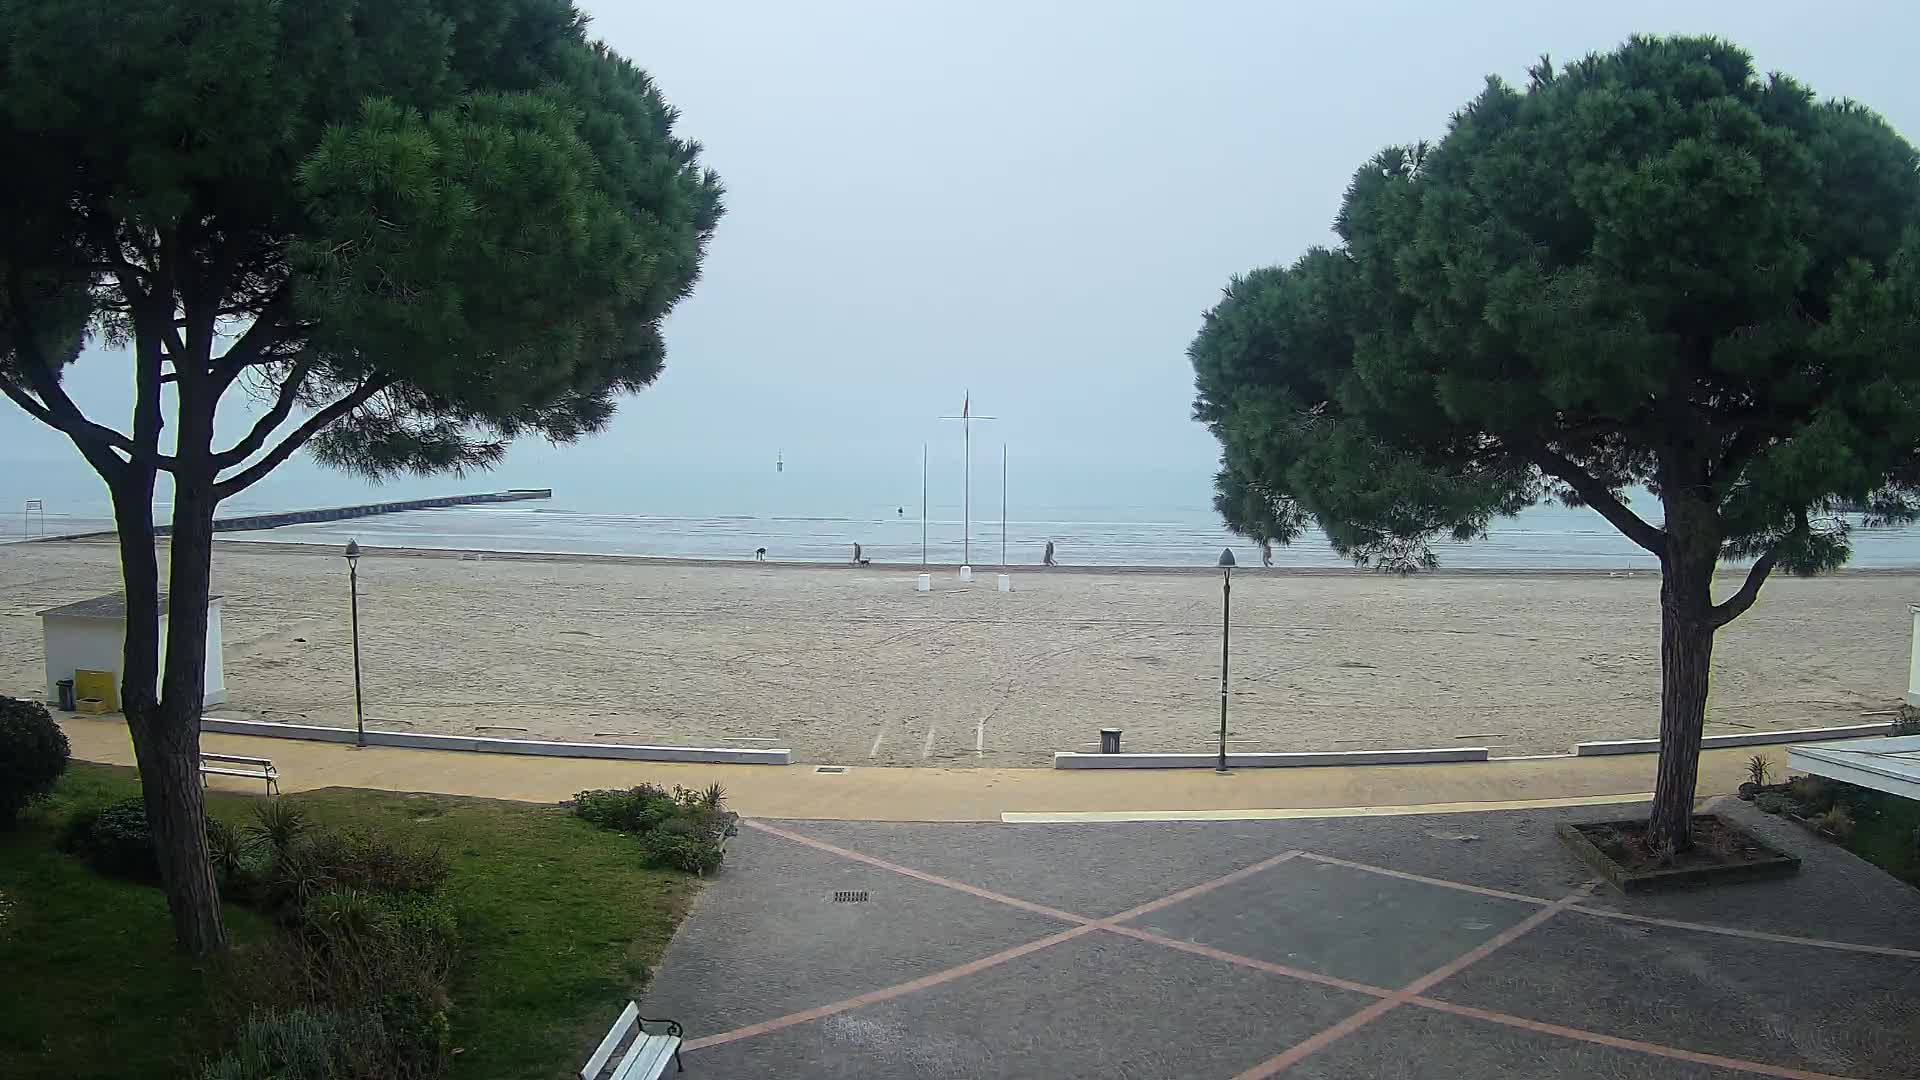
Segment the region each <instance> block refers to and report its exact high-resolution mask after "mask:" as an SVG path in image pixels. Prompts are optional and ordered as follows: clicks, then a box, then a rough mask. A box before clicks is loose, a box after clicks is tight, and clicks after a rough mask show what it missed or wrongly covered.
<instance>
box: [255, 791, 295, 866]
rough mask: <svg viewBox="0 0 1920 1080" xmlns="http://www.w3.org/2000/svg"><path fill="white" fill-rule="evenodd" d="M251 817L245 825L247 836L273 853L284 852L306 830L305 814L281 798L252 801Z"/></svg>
mask: <svg viewBox="0 0 1920 1080" xmlns="http://www.w3.org/2000/svg"><path fill="white" fill-rule="evenodd" d="M253 818H254V821H253V824H252V825H249V826H247V835H248V838H249V839H250V840H251V842H252V843H253V844H254V845H256V846H258V847H263V848H265V849H267V850H268V851H269V852H271V853H272V854H274V855H280V854H283V853H285V852H286V850H287V849H288V848H290V847H292V846H293V842H294V841H295V840H298V839H299V838H300V837H301V835H302V834H303V833H305V832H306V831H307V816H306V815H305V814H304V813H301V811H300V808H299V807H297V806H295V805H293V804H292V803H290V802H286V801H285V800H282V799H268V800H266V801H264V802H257V803H254V804H253Z"/></svg>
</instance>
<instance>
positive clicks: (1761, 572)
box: [1707, 540, 1786, 630]
mask: <svg viewBox="0 0 1920 1080" xmlns="http://www.w3.org/2000/svg"><path fill="white" fill-rule="evenodd" d="M1784 544H1786V541H1785V540H1782V541H1780V543H1778V544H1775V545H1773V547H1771V548H1769V549H1767V553H1766V554H1765V555H1762V556H1760V558H1759V559H1758V560H1757V561H1756V562H1755V563H1754V564H1753V566H1752V568H1751V569H1749V570H1748V571H1747V580H1746V581H1744V582H1742V583H1741V585H1740V591H1739V592H1736V593H1734V594H1733V595H1732V596H1729V597H1727V598H1726V599H1725V600H1723V601H1721V602H1720V603H1718V604H1715V605H1713V607H1711V608H1709V609H1708V612H1707V614H1708V616H1709V621H1710V622H1711V623H1712V624H1713V628H1714V629H1715V630H1718V629H1720V628H1721V627H1723V626H1725V625H1727V624H1728V623H1730V622H1732V621H1733V620H1735V619H1737V618H1739V617H1740V616H1742V615H1745V614H1746V613H1747V609H1748V608H1750V607H1752V606H1753V602H1754V601H1755V600H1758V599H1759V598H1760V586H1762V585H1764V584H1766V582H1767V575H1769V574H1771V573H1773V567H1774V564H1775V563H1777V562H1779V561H1780V548H1781V547H1782V546H1783V545H1784Z"/></svg>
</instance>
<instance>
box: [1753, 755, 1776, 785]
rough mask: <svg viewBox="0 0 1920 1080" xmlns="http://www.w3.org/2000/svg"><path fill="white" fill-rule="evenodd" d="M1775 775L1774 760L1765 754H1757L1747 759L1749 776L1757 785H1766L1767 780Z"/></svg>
mask: <svg viewBox="0 0 1920 1080" xmlns="http://www.w3.org/2000/svg"><path fill="white" fill-rule="evenodd" d="M1772 775H1773V762H1771V761H1769V760H1767V756H1766V755H1765V754H1755V755H1753V756H1752V757H1751V758H1748V759H1747V776H1748V777H1750V778H1751V779H1752V780H1753V783H1754V786H1755V787H1766V786H1767V780H1768V778H1769V777H1771V776H1772Z"/></svg>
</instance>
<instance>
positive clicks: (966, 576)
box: [960, 566, 973, 581]
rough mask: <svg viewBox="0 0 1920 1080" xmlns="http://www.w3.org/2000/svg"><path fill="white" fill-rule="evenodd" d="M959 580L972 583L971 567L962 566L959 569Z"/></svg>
mask: <svg viewBox="0 0 1920 1080" xmlns="http://www.w3.org/2000/svg"><path fill="white" fill-rule="evenodd" d="M960 580H961V581H972V580H973V567H971V566H963V567H961V568H960Z"/></svg>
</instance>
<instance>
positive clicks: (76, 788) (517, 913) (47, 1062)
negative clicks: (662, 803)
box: [0, 763, 694, 1080]
mask: <svg viewBox="0 0 1920 1080" xmlns="http://www.w3.org/2000/svg"><path fill="white" fill-rule="evenodd" d="M138 790H139V789H138V782H137V781H136V780H135V779H134V777H133V773H132V771H131V770H129V769H120V768H110V767H106V766H98V765H83V764H79V763H76V764H75V765H74V766H73V767H72V768H71V769H70V770H69V771H68V773H67V776H66V778H65V779H64V780H63V781H62V782H61V786H60V789H59V791H58V792H57V793H56V795H55V798H54V799H53V800H52V801H51V802H50V803H49V804H47V805H46V806H45V807H43V808H41V809H40V810H37V811H30V812H29V817H28V820H27V822H26V823H25V825H24V826H23V827H22V828H21V829H20V830H19V831H18V832H16V833H12V834H4V833H0V897H3V899H0V1017H4V1018H5V1022H4V1023H0V1077H8V1078H10V1080H11V1078H15V1077H18V1078H26V1077H56V1076H58V1077H93V1076H98V1077H109V1076H111V1077H124V1076H141V1077H146V1076H155V1077H165V1076H183V1075H189V1074H191V1073H192V1072H193V1071H194V1070H195V1069H196V1068H197V1063H198V1062H200V1061H201V1060H202V1059H204V1058H205V1057H206V1056H207V1055H208V1053H209V1052H210V1051H211V1050H213V1049H214V1048H215V1047H216V1045H217V1044H218V1040H219V1038H220V1032H218V1031H216V1030H214V1029H213V1027H212V1025H211V1023H210V1021H209V1019H208V1013H207V1007H206V1001H207V993H206V980H207V978H208V976H206V975H205V974H203V973H202V972H201V971H200V970H198V969H197V968H196V967H195V966H194V965H193V964H192V963H190V962H188V961H186V960H183V959H181V958H180V957H178V956H176V955H175V954H174V952H173V945H172V938H171V934H170V932H169V928H168V923H167V915H166V903H165V900H164V899H163V898H162V896H161V894H160V891H159V890H158V889H157V888H153V887H151V886H145V885H137V884H130V883H126V882H120V881H115V880H113V879H111V878H106V877H102V876H100V875H98V874H96V873H94V872H93V871H92V870H90V869H88V868H87V866H86V865H85V864H83V863H82V862H80V861H79V860H78V859H76V858H72V857H70V856H66V855H62V854H60V853H59V852H58V851H57V850H55V849H54V838H55V837H56V836H57V834H58V831H59V825H60V823H61V822H62V821H63V820H64V819H65V818H66V816H67V815H68V814H69V813H71V812H72V811H73V810H74V809H76V808H78V807H83V806H97V805H101V804H104V803H108V802H112V801H114V800H115V799H119V798H122V797H125V796H127V795H132V794H136V793H137V792H138ZM285 798H286V799H287V801H289V802H292V803H295V804H297V805H299V806H300V807H301V808H302V809H304V810H305V811H306V812H307V814H308V815H309V816H310V817H311V818H313V819H314V820H315V821H317V822H321V823H325V824H332V825H342V826H349V825H360V826H364V827H366V828H368V829H370V830H378V831H380V832H382V833H386V834H388V835H392V836H395V837H397V838H402V839H407V840H411V841H413V842H415V843H421V844H427V845H433V846H438V847H439V848H440V849H441V850H442V851H444V852H446V854H447V856H448V858H449V860H450V862H451V864H452V869H453V872H452V875H451V876H450V877H449V878H448V880H447V883H446V884H445V885H444V886H443V887H442V889H441V892H440V895H441V896H442V897H443V898H444V899H445V901H446V902H447V903H448V904H449V905H450V906H451V907H452V908H453V910H454V911H455V912H456V913H457V915H458V917H459V921H460V960H459V964H458V966H457V968H456V970H455V973H454V979H453V987H452V994H453V1003H454V1006H453V1012H452V1025H453V1045H454V1046H455V1047H456V1048H458V1049H457V1050H456V1056H455V1057H454V1059H453V1067H452V1070H451V1075H452V1076H454V1077H472V1078H475V1080H479V1078H487V1080H494V1078H509V1077H543V1078H544V1077H552V1078H556V1080H557V1078H559V1077H563V1076H567V1075H572V1074H574V1073H575V1072H576V1071H577V1070H578V1068H579V1066H580V1063H581V1061H583V1060H585V1058H586V1051H587V1050H589V1049H591V1048H592V1045H593V1043H594V1042H595V1041H596V1040H597V1039H598V1038H599V1036H600V1035H601V1034H602V1033H604V1032H605V1030H606V1027H607V1025H608V1024H610V1023H612V1021H613V1019H614V1017H615V1016H616V1015H617V1014H618V1012H619V1010H620V1008H621V1007H622V1006H624V1005H625V1004H626V1002H627V1000H628V998H630V997H637V996H638V995H639V992H640V990H641V989H642V988H643V987H644V986H645V984H646V982H647V979H648V977H649V974H650V970H651V965H653V964H654V963H655V962H657V960H658V959H659V956H660V954H661V952H663V951H664V950H665V948H666V945H667V939H668V938H669V937H670V936H671V935H672V933H673V929H674V927H675V926H676V925H677V924H678V922H679V920H680V916H681V914H682V913H683V912H684V911H685V909H686V904H687V901H688V900H689V899H690V897H691V895H692V890H693V886H694V881H693V879H692V878H690V877H688V876H687V875H684V874H680V873H675V872H670V871H660V870H648V869H645V868H642V867H641V866H640V865H639V856H638V850H637V848H636V845H635V843H634V841H633V840H632V839H631V838H630V837H626V836H622V835H619V834H617V833H610V832H603V831H601V830H599V829H596V828H594V827H592V826H591V825H588V824H587V823H585V822H582V821H577V820H575V819H573V818H572V817H570V816H568V815H567V814H566V813H565V812H563V811H561V810H558V809H556V808H553V807H540V806H530V805H526V804H522V803H507V802H493V801H489V800H481V799H461V798H453V797H450V796H440V795H394V794H388V793H385V792H372V791H358V790H345V789H337V788H336V789H330V790H326V791H315V792H306V793H302V794H298V795H288V796H285ZM255 801H257V799H256V798H255V797H249V796H244V795H231V794H224V793H220V792H214V793H211V794H210V796H209V799H208V806H209V808H210V810H211V812H212V813H214V814H215V815H216V816H219V817H221V818H224V819H227V820H228V821H230V822H233V823H236V824H239V823H243V822H244V821H246V820H249V819H250V817H251V809H250V807H251V804H252V803H253V802H255ZM227 926H228V929H229V930H230V931H231V932H232V934H233V937H234V940H235V941H236V942H237V943H242V944H244V943H245V942H247V941H249V940H254V939H257V938H258V937H259V936H260V935H262V934H264V933H266V932H268V928H267V927H266V925H265V924H264V922H263V921H262V920H261V919H260V918H259V917H258V916H256V915H254V914H253V913H251V912H249V911H246V910H244V909H241V908H237V907H235V906H233V905H229V906H228V908H227Z"/></svg>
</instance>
